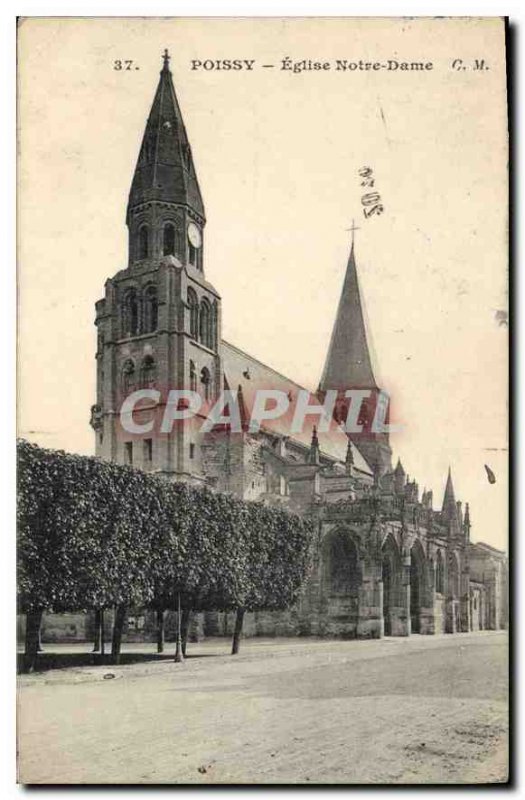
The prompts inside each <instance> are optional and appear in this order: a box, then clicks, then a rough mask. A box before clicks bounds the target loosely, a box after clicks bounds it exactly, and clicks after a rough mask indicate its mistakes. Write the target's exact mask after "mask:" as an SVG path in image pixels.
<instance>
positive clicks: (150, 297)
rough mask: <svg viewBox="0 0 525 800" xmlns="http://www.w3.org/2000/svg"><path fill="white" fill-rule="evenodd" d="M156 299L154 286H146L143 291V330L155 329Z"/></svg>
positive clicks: (149, 331) (156, 315)
mask: <svg viewBox="0 0 525 800" xmlns="http://www.w3.org/2000/svg"><path fill="white" fill-rule="evenodd" d="M157 322H158V300H157V288H156V286H148V287H147V289H146V290H145V292H144V332H145V333H152V332H153V331H156V330H157Z"/></svg>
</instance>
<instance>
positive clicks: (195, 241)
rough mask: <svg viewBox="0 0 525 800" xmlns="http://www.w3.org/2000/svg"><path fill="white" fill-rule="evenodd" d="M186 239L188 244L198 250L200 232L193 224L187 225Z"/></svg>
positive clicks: (200, 238)
mask: <svg viewBox="0 0 525 800" xmlns="http://www.w3.org/2000/svg"><path fill="white" fill-rule="evenodd" d="M188 239H189V242H190V244H191V245H193V247H195V249H196V250H198V249H199V247H200V246H201V244H202V237H201V232H200V230H199V229H198V227H197V226H196V225H195V223H194V222H190V224H189V225H188Z"/></svg>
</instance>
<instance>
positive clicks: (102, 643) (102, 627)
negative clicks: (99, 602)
mask: <svg viewBox="0 0 525 800" xmlns="http://www.w3.org/2000/svg"><path fill="white" fill-rule="evenodd" d="M99 614H100V656H101V658H103V657H104V655H105V654H106V649H105V644H106V643H105V641H104V609H103V608H101V609H100V611H99Z"/></svg>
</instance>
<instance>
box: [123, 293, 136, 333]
mask: <svg viewBox="0 0 525 800" xmlns="http://www.w3.org/2000/svg"><path fill="white" fill-rule="evenodd" d="M122 311H123V313H122V335H123V336H136V334H137V333H138V332H139V300H138V297H137V292H136V290H135V289H130V290H129V291H128V292H126V294H125V296H124V303H123V309H122Z"/></svg>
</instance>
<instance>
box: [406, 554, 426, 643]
mask: <svg viewBox="0 0 525 800" xmlns="http://www.w3.org/2000/svg"><path fill="white" fill-rule="evenodd" d="M425 586H426V583H425V554H424V552H423V548H422V547H421V544H420V543H419V542H416V543H415V544H414V545H413V546H412V549H411V550H410V625H411V631H412V633H421V610H422V608H423V606H424V598H425Z"/></svg>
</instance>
